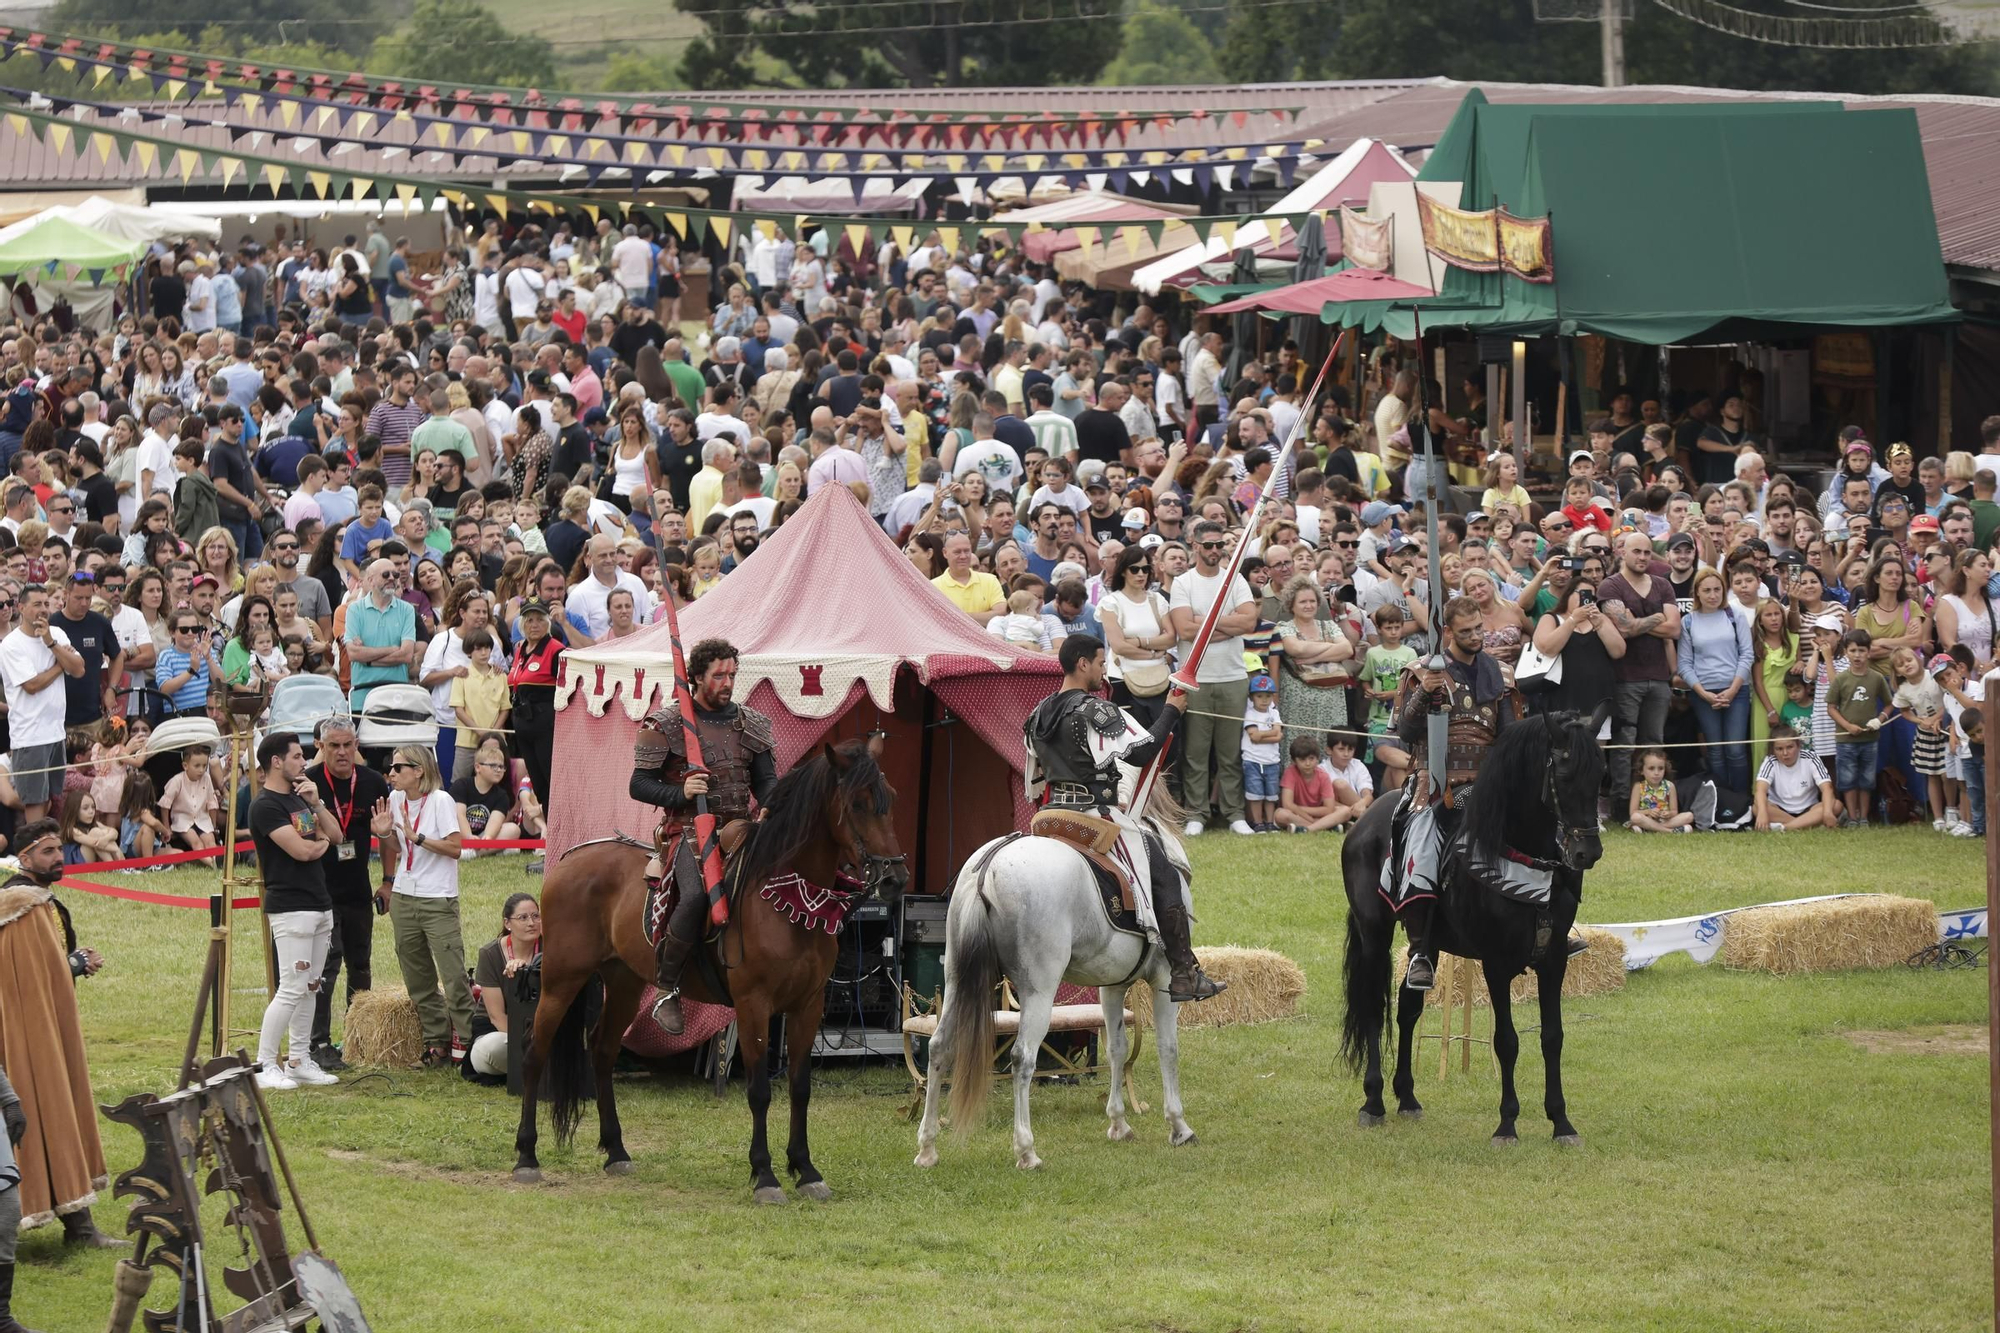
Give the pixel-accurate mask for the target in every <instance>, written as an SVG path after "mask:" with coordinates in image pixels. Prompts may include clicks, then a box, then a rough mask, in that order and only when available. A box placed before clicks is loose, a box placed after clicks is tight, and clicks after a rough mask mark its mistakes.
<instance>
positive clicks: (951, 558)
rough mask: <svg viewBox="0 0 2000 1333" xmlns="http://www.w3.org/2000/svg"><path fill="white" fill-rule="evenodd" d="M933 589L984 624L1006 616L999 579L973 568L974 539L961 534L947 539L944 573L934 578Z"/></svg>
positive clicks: (956, 533)
mask: <svg viewBox="0 0 2000 1333" xmlns="http://www.w3.org/2000/svg"><path fill="white" fill-rule="evenodd" d="M931 586H932V587H934V588H936V589H937V590H938V591H939V592H941V593H943V594H944V595H945V596H946V597H948V598H950V599H951V604H952V605H953V606H955V607H957V608H958V609H959V610H961V611H963V612H965V614H967V615H969V616H971V617H972V618H973V619H974V620H976V621H978V622H979V623H980V624H981V625H984V624H986V623H987V622H988V621H990V620H992V619H993V617H995V616H1004V615H1006V614H1007V594H1006V592H1005V590H1003V589H1002V588H1001V587H1000V580H999V579H996V578H994V577H993V576H992V575H991V574H988V573H987V572H986V571H985V570H983V569H974V568H973V567H972V538H970V537H968V536H966V535H965V534H964V533H962V532H954V533H952V534H951V535H950V536H949V537H946V538H945V539H944V573H942V574H940V575H938V576H937V577H936V578H934V579H932V580H931Z"/></svg>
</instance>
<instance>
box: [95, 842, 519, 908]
mask: <svg viewBox="0 0 2000 1333" xmlns="http://www.w3.org/2000/svg"><path fill="white" fill-rule="evenodd" d="M371 841H372V840H371ZM465 845H466V846H467V847H471V848H474V849H476V850H481V851H504V850H514V851H541V850H542V849H543V848H545V847H546V846H547V844H546V843H545V842H544V841H543V840H542V839H540V838H467V839H466V840H465ZM250 848H251V844H250V843H248V842H241V843H238V844H237V845H236V850H237V851H239V852H244V851H249V850H250ZM222 850H223V849H222V848H220V847H204V848H202V849H201V850H200V851H194V852H165V853H162V854H161V855H159V856H144V857H139V858H137V859H134V860H127V861H89V862H84V863H82V864H79V865H74V866H68V867H65V871H66V872H67V871H74V870H89V871H103V870H135V869H139V868H141V867H144V866H155V865H174V864H178V863H180V862H183V861H199V860H203V859H206V858H213V857H217V856H220V855H221V854H222ZM62 886H63V887H64V888H66V889H80V890H82V891H83V892H84V893H95V894H99V895H102V896H103V897H106V898H123V899H125V900H126V901H127V902H135V903H151V904H153V905H154V906H156V907H207V906H208V902H209V900H208V899H207V898H206V897H201V898H191V897H188V896H186V895H184V894H176V893H149V892H147V891H146V890H145V889H127V888H123V887H120V886H119V885H116V884H99V883H96V882H94V881H92V880H87V879H72V878H71V877H70V876H69V874H68V873H65V874H64V875H63V878H62ZM257 904H258V900H257V899H255V898H237V899H234V900H232V901H231V902H230V904H229V905H230V906H231V907H255V906H257Z"/></svg>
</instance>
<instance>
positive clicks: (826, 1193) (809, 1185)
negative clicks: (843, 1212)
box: [799, 1180, 833, 1203]
mask: <svg viewBox="0 0 2000 1333" xmlns="http://www.w3.org/2000/svg"><path fill="white" fill-rule="evenodd" d="M799 1193H801V1194H803V1195H805V1196H806V1197H807V1198H808V1199H812V1200H814V1201H816V1202H819V1203H825V1202H826V1201H827V1200H829V1199H831V1198H832V1197H833V1186H831V1185H829V1184H827V1183H826V1182H825V1181H824V1180H810V1181H807V1182H806V1183H805V1184H803V1185H801V1186H799Z"/></svg>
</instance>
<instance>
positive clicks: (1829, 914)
mask: <svg viewBox="0 0 2000 1333" xmlns="http://www.w3.org/2000/svg"><path fill="white" fill-rule="evenodd" d="M1937 941H1938V913H1937V904H1935V903H1933V902H1931V901H1929V900H1928V899H1925V898H1898V897H1895V896H1893V895H1891V894H1885V893H1884V894H1874V893H1871V894H1862V895H1858V896H1856V897H1852V898H1830V899H1828V900H1826V901H1825V902H1817V903H1793V904H1790V905H1787V906H1778V907H1756V908H1751V909H1749V910H1748V911H1742V912H1731V913H1730V914H1729V916H1728V917H1727V918H1726V919H1725V921H1724V923H1723V927H1722V965H1723V966H1724V967H1731V968H1739V969H1744V970H1747V971H1756V972H1773V973H1776V974H1778V975H1780V976H1784V975H1788V974H1790V973H1794V972H1842V971H1849V970H1852V969H1856V968H1885V967H1896V966H1899V965H1901V964H1902V963H1903V962H1905V961H1906V960H1907V959H1908V958H1909V957H1910V955H1911V954H1913V953H1916V952H1917V951H1918V950H1919V949H1922V948H1925V947H1926V946H1928V945H1932V944H1936V943H1937Z"/></svg>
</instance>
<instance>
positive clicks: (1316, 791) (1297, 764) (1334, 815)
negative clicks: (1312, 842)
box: [1274, 736, 1347, 833]
mask: <svg viewBox="0 0 2000 1333" xmlns="http://www.w3.org/2000/svg"><path fill="white" fill-rule="evenodd" d="M1291 750H1292V762H1291V763H1289V764H1286V765H1285V771H1284V773H1283V775H1282V776H1280V777H1279V779H1278V813H1277V814H1276V815H1275V816H1274V818H1275V820H1276V822H1277V824H1278V825H1279V827H1281V828H1288V829H1290V830H1291V831H1292V832H1294V833H1324V832H1327V831H1329V830H1331V829H1336V828H1339V827H1340V825H1341V823H1342V822H1343V821H1344V820H1345V819H1346V817H1347V811H1346V810H1345V809H1343V808H1342V806H1341V804H1340V802H1339V800H1338V799H1337V798H1336V797H1335V796H1334V793H1333V778H1332V776H1331V775H1329V774H1328V773H1327V771H1326V770H1325V769H1324V768H1323V767H1321V766H1320V762H1319V761H1320V755H1321V751H1320V744H1319V739H1318V738H1317V737H1315V736H1295V737H1293V738H1292V747H1291Z"/></svg>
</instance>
